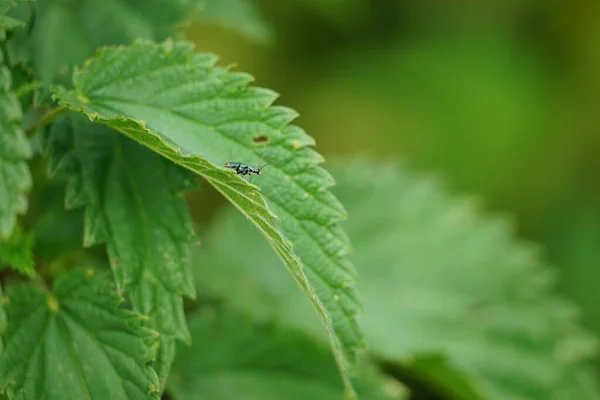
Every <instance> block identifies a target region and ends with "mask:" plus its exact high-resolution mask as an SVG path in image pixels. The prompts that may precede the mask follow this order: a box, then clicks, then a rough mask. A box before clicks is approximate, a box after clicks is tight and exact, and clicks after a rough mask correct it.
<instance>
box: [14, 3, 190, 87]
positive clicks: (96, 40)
mask: <svg viewBox="0 0 600 400" xmlns="http://www.w3.org/2000/svg"><path fill="white" fill-rule="evenodd" d="M198 5H199V0H145V1H138V0H103V1H89V0H36V1H35V3H33V6H34V7H35V23H34V24H33V26H32V32H31V34H29V33H26V32H22V34H20V35H19V37H18V38H17V40H13V43H12V44H10V49H11V52H12V53H15V54H17V53H20V54H23V53H27V54H29V55H30V57H32V58H33V60H32V61H33V67H34V69H35V71H36V72H37V74H38V77H39V79H41V80H42V81H43V82H45V83H52V82H61V83H62V82H67V81H68V79H69V78H70V76H71V70H72V67H73V66H74V65H77V64H79V63H81V62H83V61H84V60H85V59H86V58H87V57H90V56H91V55H92V54H93V52H94V51H95V49H96V48H98V47H99V46H105V45H115V44H125V43H131V42H132V41H133V40H135V39H137V38H144V39H150V40H164V39H166V38H167V37H170V36H172V35H173V34H174V28H175V26H176V24H178V23H181V22H183V21H185V20H186V19H188V18H189V17H190V16H191V15H193V14H192V11H193V10H194V9H195V8H196V7H198ZM29 9H31V7H30V8H29ZM18 11H21V10H18ZM27 12H28V10H22V12H21V13H20V14H19V15H18V16H19V17H20V18H21V19H27V18H29V17H28V16H27Z"/></svg>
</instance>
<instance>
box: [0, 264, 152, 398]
mask: <svg viewBox="0 0 600 400" xmlns="http://www.w3.org/2000/svg"><path fill="white" fill-rule="evenodd" d="M120 301H121V300H120V298H119V296H118V295H117V293H116V292H115V290H114V287H113V285H112V284H111V283H110V281H109V280H108V279H107V277H106V275H104V274H96V273H94V272H93V271H91V270H90V271H83V270H76V271H74V272H70V273H68V274H66V275H62V276H60V277H59V278H58V279H57V280H56V283H55V286H54V290H53V291H52V293H48V292H46V291H45V290H43V289H40V288H39V287H36V286H33V285H31V284H16V285H10V286H9V287H8V288H7V293H6V297H5V300H4V304H5V309H6V313H7V315H8V329H7V330H6V332H5V334H4V335H3V339H4V344H5V349H4V352H3V353H2V355H1V356H0V392H6V391H8V393H13V394H15V395H17V396H18V397H20V398H24V399H48V400H51V399H56V400H81V399H90V400H93V399H98V400H100V399H102V400H104V399H109V398H110V399H120V400H131V399H140V400H141V399H148V398H152V399H158V395H157V391H158V379H157V377H156V374H155V372H154V371H153V370H152V368H151V367H150V366H149V362H150V361H151V360H152V359H153V358H154V353H155V347H156V340H157V335H156V332H154V331H151V330H149V329H146V328H144V327H143V320H144V318H143V317H142V316H141V315H139V314H137V313H133V312H130V311H127V310H124V309H122V308H119V303H120ZM9 397H10V395H9Z"/></svg>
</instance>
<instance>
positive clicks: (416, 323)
mask: <svg viewBox="0 0 600 400" xmlns="http://www.w3.org/2000/svg"><path fill="white" fill-rule="evenodd" d="M373 164H374V163H373V162H369V161H367V160H365V161H361V162H352V163H341V164H340V165H339V168H337V169H336V170H337V171H339V172H340V173H339V174H336V175H335V176H336V177H337V178H338V180H339V186H338V188H337V193H338V195H339V196H340V197H341V198H342V199H345V200H346V204H347V205H348V209H349V210H350V213H351V215H352V216H353V218H352V220H350V221H348V224H347V225H346V227H347V229H348V231H349V234H350V236H351V237H352V239H353V242H354V243H355V246H356V247H355V248H356V258H355V260H356V262H357V265H359V268H360V271H361V272H362V275H361V276H362V277H363V281H362V283H363V284H362V285H361V289H362V293H364V297H365V308H366V310H367V311H366V313H365V315H364V317H363V318H362V319H361V327H363V329H364V330H365V334H366V335H367V337H368V340H369V343H370V345H371V346H372V349H373V351H374V352H375V353H376V354H377V355H379V356H380V357H382V358H385V359H388V360H398V359H401V360H407V361H408V364H407V366H408V368H410V366H411V364H410V359H411V357H412V356H414V355H418V354H427V353H442V354H444V355H445V356H446V357H447V359H448V362H449V364H450V366H451V367H453V368H456V369H457V370H459V371H460V372H462V373H465V374H466V375H467V376H468V378H469V381H470V383H471V384H472V386H473V387H474V388H475V389H476V390H477V391H478V392H479V393H481V394H482V395H483V396H484V397H485V398H486V399H494V400H496V399H497V400H506V399H515V400H516V399H519V400H525V399H528V400H538V399H539V400H543V399H569V398H590V399H591V398H600V397H599V396H600V392H599V391H598V390H597V389H595V390H592V391H591V392H587V396H583V397H579V396H578V395H576V394H577V393H581V392H580V390H581V389H582V387H581V386H579V387H577V386H576V385H572V384H571V383H572V381H575V380H578V379H579V378H575V377H581V375H580V374H586V373H587V372H583V371H582V370H584V369H585V364H584V360H585V359H586V358H587V357H590V356H592V355H593V354H595V346H596V343H595V340H594V339H592V338H591V337H590V336H589V335H588V334H586V333H585V332H583V331H582V330H581V328H580V327H579V326H578V325H577V323H576V320H575V318H574V317H575V316H576V313H577V310H576V309H575V308H574V307H573V306H571V305H570V304H568V303H566V302H565V301H563V300H562V299H560V298H558V297H557V296H556V295H555V294H554V293H552V289H553V279H552V272H553V271H552V270H551V269H550V268H548V267H547V266H545V265H544V264H543V263H542V262H541V261H540V260H539V257H538V254H537V253H536V251H535V249H534V248H533V246H531V245H528V244H524V243H521V242H518V241H516V240H515V239H514V238H513V233H512V232H511V230H510V229H509V225H508V224H507V222H506V220H505V219H503V218H482V217H481V216H480V215H479V213H478V212H477V210H476V207H475V205H474V204H473V202H471V201H465V200H457V199H452V198H450V197H449V196H448V195H447V194H446V193H445V192H444V190H443V189H442V188H441V187H440V185H439V184H438V182H436V181H434V180H431V179H425V178H417V177H414V176H413V175H411V174H410V173H407V172H406V171H405V170H403V169H401V168H399V167H397V166H396V165H394V164H382V165H373ZM416 367H417V368H415V369H416V370H417V372H423V373H424V374H425V375H428V374H429V373H430V371H427V368H423V369H421V370H419V369H418V367H419V365H418V364H417V365H416ZM567 383H568V385H571V387H572V389H573V391H572V392H571V393H570V394H567V395H566V396H565V394H566V393H565V392H564V388H565V384H567ZM559 393H560V394H559ZM453 397H455V398H470V397H466V396H462V393H458V394H457V393H455V394H454V396H453Z"/></svg>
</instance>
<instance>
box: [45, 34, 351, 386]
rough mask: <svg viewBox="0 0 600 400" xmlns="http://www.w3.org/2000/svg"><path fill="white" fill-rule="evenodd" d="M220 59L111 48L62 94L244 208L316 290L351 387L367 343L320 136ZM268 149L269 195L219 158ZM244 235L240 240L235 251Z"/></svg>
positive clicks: (253, 160)
mask: <svg viewBox="0 0 600 400" xmlns="http://www.w3.org/2000/svg"><path fill="white" fill-rule="evenodd" d="M215 61H216V59H215V57H214V56H212V55H206V54H193V53H192V46H191V45H190V44H188V43H183V42H179V43H173V42H170V41H167V42H165V43H163V44H161V45H155V44H152V43H146V42H137V43H135V44H134V45H132V46H129V47H118V48H107V49H103V50H101V51H100V52H99V53H98V55H97V56H96V57H95V58H93V59H91V60H90V61H89V62H88V63H87V64H86V65H85V68H84V69H83V70H82V71H77V72H76V74H75V75H74V85H75V90H74V91H71V92H66V91H65V90H57V91H56V97H57V98H58V100H59V101H60V102H61V103H62V104H64V105H66V106H68V107H70V108H71V109H73V110H77V111H80V112H83V113H85V114H86V115H88V116H89V117H90V118H91V119H92V121H94V122H97V123H102V124H106V125H108V126H111V127H112V128H114V129H116V130H119V131H120V132H122V133H124V134H125V135H127V136H130V137H132V138H134V139H135V140H137V141H138V142H140V143H142V144H144V145H145V146H147V147H150V148H151V149H153V150H154V151H156V152H158V153H160V154H162V155H163V156H165V157H167V158H169V159H170V160H172V161H174V162H176V163H178V164H180V165H182V166H184V167H186V168H188V169H190V170H192V171H194V172H196V173H197V174H199V175H201V176H202V177H204V178H205V179H206V180H207V181H208V182H209V183H210V184H211V185H213V186H214V187H215V188H216V189H217V190H219V191H220V192H221V193H222V194H223V195H224V196H225V197H227V198H228V199H229V200H230V201H231V202H232V203H233V204H234V205H235V206H236V207H237V208H238V209H239V210H240V211H242V213H243V214H245V215H246V216H247V217H248V218H249V219H250V220H251V221H252V222H253V223H254V224H255V225H256V226H257V227H258V228H259V229H260V230H261V231H262V232H263V234H264V235H265V237H266V238H267V239H268V241H269V243H270V244H271V246H272V247H273V248H274V249H275V251H276V252H277V254H278V255H279V256H280V258H281V259H282V260H283V261H284V263H285V265H286V266H287V267H288V269H289V270H290V272H291V273H292V275H293V276H294V278H295V279H296V280H297V281H298V283H299V284H300V286H301V287H302V288H303V289H304V291H305V292H306V293H308V295H309V297H310V299H311V300H312V302H313V304H314V306H315V307H316V308H317V311H318V312H319V314H320V316H321V318H322V319H323V321H324V322H325V325H326V327H327V329H328V332H329V334H330V336H331V339H332V343H333V346H334V350H335V354H336V356H337V357H338V361H339V364H340V367H341V368H342V371H343V376H344V377H345V379H346V380H347V385H348V387H350V383H349V380H348V370H349V363H348V358H349V357H351V356H352V354H353V353H354V351H355V350H356V349H357V348H358V347H360V346H361V345H362V339H361V335H360V333H359V330H358V327H357V325H356V322H355V314H356V312H357V310H358V305H357V299H356V294H355V290H354V289H353V288H352V284H353V282H354V279H355V272H354V269H353V267H352V265H351V264H350V262H349V261H348V260H347V257H346V256H347V252H348V249H349V244H348V240H347V238H346V236H345V234H344V232H343V231H342V230H341V228H340V227H339V225H338V223H339V222H340V221H341V220H343V219H344V218H345V217H346V213H345V211H344V209H343V207H342V206H341V205H340V203H339V202H338V201H337V199H336V198H335V197H334V196H333V195H332V194H331V193H330V192H329V191H328V190H327V188H328V187H329V186H331V185H332V184H333V179H332V178H331V177H330V175H329V174H328V173H326V172H325V171H324V170H323V169H321V168H320V167H319V166H318V164H319V163H320V162H322V158H321V157H320V156H319V154H318V153H316V152H315V151H313V150H312V149H310V148H309V147H308V146H310V145H312V144H314V141H313V139H312V138H311V137H310V136H308V135H307V134H306V133H305V132H304V131H302V130H301V129H300V128H298V127H296V126H293V125H289V122H290V121H291V120H293V119H294V118H295V117H296V113H295V112H293V111H292V110H289V109H287V108H284V107H274V106H272V103H273V101H274V100H275V98H276V95H275V94H274V93H273V92H271V91H269V90H264V89H258V88H253V87H248V86H247V85H248V83H249V82H250V81H251V78H250V77H249V76H248V75H246V74H243V73H234V72H230V71H228V70H227V69H226V68H221V67H216V66H215ZM265 144H267V145H266V146H265ZM263 155H264V159H265V160H266V161H267V162H269V163H270V166H269V167H268V168H269V172H268V173H267V170H266V169H265V170H264V171H263V174H262V175H261V177H260V178H259V177H256V178H255V182H257V183H258V179H260V186H261V188H262V190H261V192H260V193H261V194H262V196H261V195H260V194H259V192H258V191H257V189H256V188H255V187H253V186H250V185H248V184H247V183H246V182H245V181H244V180H243V179H241V178H239V177H237V176H235V175H234V173H233V171H226V170H224V169H223V168H217V167H215V166H214V164H213V163H216V164H221V165H222V164H223V163H225V162H226V161H241V162H246V163H248V164H251V165H255V166H258V163H259V160H260V159H261V156H263ZM208 160H210V161H208ZM264 199H266V200H267V201H268V204H269V208H270V209H272V210H273V212H274V214H275V215H277V216H278V217H279V219H280V222H279V223H277V224H275V223H274V222H273V220H274V215H273V214H272V213H271V212H270V211H269V209H268V208H267V205H266V204H265V201H264ZM280 232H283V234H284V235H285V237H284V236H283V235H282V234H281V233H280ZM288 239H289V240H290V241H291V242H292V243H294V251H293V252H292V249H291V244H290V242H289V241H288ZM243 240H245V239H244V238H242V237H240V238H237V240H235V241H233V242H231V246H232V252H236V251H237V247H238V246H239V243H238V242H239V241H243ZM298 257H299V258H300V259H301V260H302V263H300V260H299V259H298ZM349 395H350V396H351V395H352V394H351V392H350V391H349Z"/></svg>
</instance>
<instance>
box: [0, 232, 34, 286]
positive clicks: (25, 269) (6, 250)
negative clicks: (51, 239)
mask: <svg viewBox="0 0 600 400" xmlns="http://www.w3.org/2000/svg"><path fill="white" fill-rule="evenodd" d="M33 242H34V235H33V233H32V232H27V233H23V232H22V230H21V229H20V228H19V227H18V226H17V227H16V229H15V230H14V231H13V234H12V236H11V237H10V238H8V240H7V241H5V242H0V269H1V268H2V266H3V265H9V266H11V267H12V268H13V269H14V270H16V271H19V272H21V273H22V274H24V275H27V276H29V277H34V276H35V269H34V261H33Z"/></svg>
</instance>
